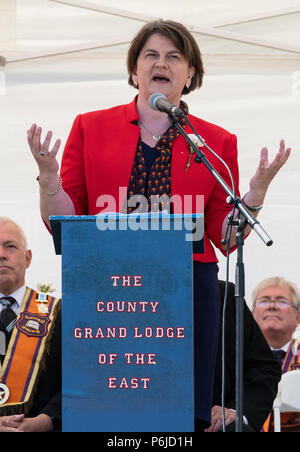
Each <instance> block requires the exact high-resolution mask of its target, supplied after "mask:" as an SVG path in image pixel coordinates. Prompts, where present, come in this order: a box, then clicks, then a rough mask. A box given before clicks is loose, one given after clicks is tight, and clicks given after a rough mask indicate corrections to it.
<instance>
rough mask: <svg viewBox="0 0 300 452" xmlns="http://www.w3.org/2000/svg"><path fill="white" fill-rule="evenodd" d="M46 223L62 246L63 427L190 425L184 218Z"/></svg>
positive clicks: (167, 428) (162, 428)
mask: <svg viewBox="0 0 300 452" xmlns="http://www.w3.org/2000/svg"><path fill="white" fill-rule="evenodd" d="M201 222H203V219H201ZM180 224H181V226H182V227H180ZM51 227H52V231H53V235H54V243H55V247H56V252H57V253H58V254H62V285H63V297H62V300H63V301H62V319H63V325H62V331H63V333H62V338H63V342H62V347H63V382H62V394H63V431H65V432H82V431H84V432H101V431H102V432H191V431H193V430H194V370H193V362H194V359H193V302H192V300H193V289H192V288H193V284H192V278H193V274H192V273H193V272H192V270H193V269H192V253H193V244H195V243H194V242H193V241H192V240H190V236H191V233H190V230H191V228H190V226H188V228H185V227H184V219H183V217H179V216H168V218H165V223H164V219H162V217H161V216H157V217H156V218H154V219H153V218H151V221H150V217H149V216H148V215H146V216H144V217H141V218H140V219H139V221H136V220H135V223H134V221H133V220H132V224H130V223H129V216H127V215H112V216H108V215H106V216H97V217H94V216H93V217H91V216H86V217H52V218H51ZM188 236H189V238H187V237H188ZM202 242H203V241H201V240H200V242H198V248H199V243H200V244H201V246H202V245H203V243H202Z"/></svg>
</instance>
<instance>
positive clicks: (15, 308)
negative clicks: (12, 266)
mask: <svg viewBox="0 0 300 452" xmlns="http://www.w3.org/2000/svg"><path fill="white" fill-rule="evenodd" d="M25 292H26V284H24V286H22V287H20V289H18V290H16V291H15V292H13V293H11V294H9V295H4V294H3V293H1V292H0V298H2V297H7V296H8V297H14V299H15V300H16V302H17V303H14V304H13V306H12V307H11V309H12V310H13V311H14V312H15V313H16V314H17V315H19V312H20V308H21V305H22V301H23V298H24V296H25ZM3 309H5V308H4V306H2V304H1V303H0V312H1V311H2V310H3Z"/></svg>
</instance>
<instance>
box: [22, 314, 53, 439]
mask: <svg viewBox="0 0 300 452" xmlns="http://www.w3.org/2000/svg"><path fill="white" fill-rule="evenodd" d="M50 334H51V336H50V337H49V342H48V343H47V346H46V349H47V351H46V352H45V353H46V358H45V362H44V363H42V364H41V366H40V369H39V375H38V381H37V386H36V388H35V389H34V391H35V392H34V394H33V400H32V404H31V406H30V408H29V412H28V413H26V417H35V416H37V415H39V414H42V413H44V414H47V415H48V416H50V417H51V418H55V421H54V424H55V430H60V429H61V311H60V310H59V311H58V313H57V316H56V319H55V322H54V325H53V329H52V332H51V333H50Z"/></svg>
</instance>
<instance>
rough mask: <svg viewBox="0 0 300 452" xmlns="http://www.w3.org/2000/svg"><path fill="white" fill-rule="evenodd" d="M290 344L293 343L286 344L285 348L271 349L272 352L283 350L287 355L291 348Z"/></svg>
mask: <svg viewBox="0 0 300 452" xmlns="http://www.w3.org/2000/svg"><path fill="white" fill-rule="evenodd" d="M290 343H291V341H289V342H288V343H287V344H285V345H284V346H283V347H280V348H273V347H271V350H272V351H275V350H283V351H284V352H285V353H287V352H288V349H289V346H290Z"/></svg>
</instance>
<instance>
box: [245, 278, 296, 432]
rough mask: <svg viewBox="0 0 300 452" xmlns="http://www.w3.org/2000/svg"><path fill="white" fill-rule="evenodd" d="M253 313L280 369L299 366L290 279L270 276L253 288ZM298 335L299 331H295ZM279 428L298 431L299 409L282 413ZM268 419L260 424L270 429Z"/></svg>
mask: <svg viewBox="0 0 300 452" xmlns="http://www.w3.org/2000/svg"><path fill="white" fill-rule="evenodd" d="M252 301H253V311H252V312H253V316H254V318H255V320H256V322H257V323H258V325H259V326H260V329H261V330H262V332H263V334H264V336H265V338H266V340H267V342H268V344H269V345H270V347H271V349H272V351H273V354H274V357H275V358H276V359H277V360H278V361H279V362H280V364H281V367H282V372H283V373H285V372H289V371H291V370H296V369H300V341H299V340H298V339H296V338H295V330H296V329H297V326H298V325H299V324H300V292H299V289H298V288H297V286H296V285H295V284H294V283H291V282H289V281H286V280H285V279H284V278H280V277H272V278H267V279H265V280H264V281H262V282H261V283H260V284H259V285H258V286H257V287H256V288H255V289H254V291H253V294H252ZM298 336H299V335H298ZM281 416H282V417H281V419H282V431H300V413H283V414H282V415H281ZM270 421H272V420H271V419H269V420H268V422H267V423H266V424H265V426H264V430H265V431H272V422H270Z"/></svg>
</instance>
